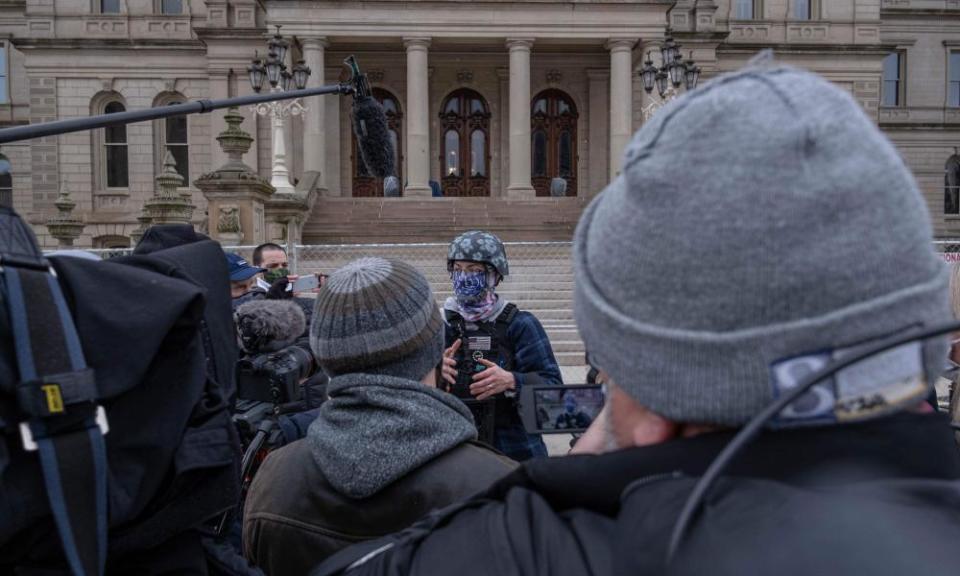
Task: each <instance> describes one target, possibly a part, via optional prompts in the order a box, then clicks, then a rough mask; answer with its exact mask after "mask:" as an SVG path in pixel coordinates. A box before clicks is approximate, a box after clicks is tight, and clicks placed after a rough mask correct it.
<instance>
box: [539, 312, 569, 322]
mask: <svg viewBox="0 0 960 576" xmlns="http://www.w3.org/2000/svg"><path fill="white" fill-rule="evenodd" d="M536 316H537V319H538V320H540V322H541V323H543V321H544V320H568V321H569V322H570V323H571V324H572V323H573V310H572V309H570V308H566V309H563V308H553V309H544V310H537V313H536Z"/></svg>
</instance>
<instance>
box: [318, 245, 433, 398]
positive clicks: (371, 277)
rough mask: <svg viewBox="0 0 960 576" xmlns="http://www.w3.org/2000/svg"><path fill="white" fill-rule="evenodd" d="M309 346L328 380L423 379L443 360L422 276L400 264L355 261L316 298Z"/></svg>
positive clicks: (429, 295)
mask: <svg viewBox="0 0 960 576" xmlns="http://www.w3.org/2000/svg"><path fill="white" fill-rule="evenodd" d="M310 347H311V348H312V349H313V353H314V356H315V357H316V359H317V362H319V364H320V366H321V367H322V368H323V370H324V371H325V372H326V373H327V374H329V375H331V376H336V375H339V374H350V373H367V374H386V375H389V376H396V377H400V378H407V379H410V380H420V379H422V378H423V377H424V376H425V375H426V374H427V373H428V372H429V371H430V370H432V369H434V368H436V366H437V365H438V364H439V363H440V359H441V357H442V356H443V320H442V318H441V317H440V309H439V307H438V306H437V303H436V300H435V299H434V297H433V292H432V291H431V290H430V284H429V283H428V282H427V279H426V278H424V276H423V274H421V273H420V272H419V271H417V270H416V269H415V268H414V267H413V266H410V265H409V264H407V263H405V262H401V261H399V260H389V259H385V258H360V259H359V260H354V261H353V262H350V263H349V264H347V265H345V266H343V267H342V268H340V269H338V270H337V271H335V272H334V273H333V274H331V275H330V277H329V278H327V281H326V282H325V283H324V285H323V288H322V289H321V290H320V293H319V294H318V295H317V302H316V305H315V307H314V311H313V321H312V323H311V325H310Z"/></svg>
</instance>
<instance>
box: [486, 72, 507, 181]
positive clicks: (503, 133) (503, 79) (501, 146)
mask: <svg viewBox="0 0 960 576" xmlns="http://www.w3.org/2000/svg"><path fill="white" fill-rule="evenodd" d="M497 78H498V79H499V80H500V133H499V134H496V135H491V140H492V139H493V138H496V140H495V143H496V147H497V149H498V150H499V155H500V178H499V183H498V186H497V188H496V190H494V189H493V188H491V189H490V195H491V196H506V195H507V184H508V183H509V181H510V180H509V178H510V177H509V174H510V106H509V105H508V104H507V103H508V102H509V101H510V69H509V68H497Z"/></svg>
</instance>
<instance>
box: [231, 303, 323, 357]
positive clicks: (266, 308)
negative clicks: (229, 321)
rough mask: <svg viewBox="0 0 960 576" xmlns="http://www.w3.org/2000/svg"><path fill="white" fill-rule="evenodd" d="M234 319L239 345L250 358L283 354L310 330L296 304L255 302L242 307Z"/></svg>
mask: <svg viewBox="0 0 960 576" xmlns="http://www.w3.org/2000/svg"><path fill="white" fill-rule="evenodd" d="M233 319H234V322H235V323H236V325H237V341H238V343H239V344H240V348H242V349H243V351H244V352H246V353H247V354H260V353H263V352H276V351H277V350H282V349H284V348H286V347H287V346H289V345H291V344H293V343H294V342H296V340H297V338H299V337H300V335H301V334H303V332H304V331H305V330H306V329H307V320H306V317H305V316H304V314H303V309H301V308H300V305H299V304H297V303H296V302H294V301H292V300H264V299H261V300H252V301H250V302H247V303H245V304H241V305H240V306H239V307H238V308H237V311H236V312H235V313H234V317H233Z"/></svg>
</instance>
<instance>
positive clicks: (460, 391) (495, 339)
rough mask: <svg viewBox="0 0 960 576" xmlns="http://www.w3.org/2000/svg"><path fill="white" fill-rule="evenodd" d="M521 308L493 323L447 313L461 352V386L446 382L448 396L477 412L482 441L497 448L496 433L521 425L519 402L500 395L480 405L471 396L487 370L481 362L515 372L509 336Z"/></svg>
mask: <svg viewBox="0 0 960 576" xmlns="http://www.w3.org/2000/svg"><path fill="white" fill-rule="evenodd" d="M517 311H518V310H517V306H516V305H515V304H512V303H511V304H507V305H506V306H505V307H504V309H503V311H502V312H501V313H500V314H499V315H498V316H497V318H496V320H494V321H493V322H467V321H466V320H465V319H464V318H463V316H461V315H460V314H458V313H457V312H454V311H452V310H444V315H445V317H446V319H447V323H448V324H449V325H450V326H451V328H453V331H454V333H455V334H456V335H457V339H459V340H460V349H459V350H457V354H456V356H455V357H454V358H455V359H456V361H457V383H456V384H455V385H452V386H451V385H450V384H449V383H447V382H444V384H443V386H444V389H445V390H446V391H447V392H450V393H451V394H454V395H455V396H457V397H459V398H460V399H461V400H463V401H464V403H465V404H467V406H468V407H469V408H470V410H471V412H473V416H474V420H475V421H476V423H477V430H478V432H479V434H480V440H481V441H482V442H486V443H488V444H490V445H491V446H492V445H493V429H494V428H499V427H506V426H511V425H514V424H516V423H517V422H519V418H520V416H519V414H518V412H517V405H516V398H514V397H513V395H512V394H511V395H510V396H507V394H508V393H501V394H497V395H496V396H494V397H493V398H490V399H487V400H483V401H479V402H478V401H477V400H474V398H473V396H472V395H471V394H470V384H471V383H472V382H473V375H474V374H476V373H478V372H483V371H484V370H486V369H487V367H486V366H484V365H483V364H481V363H480V360H489V361H490V362H493V363H495V364H496V365H497V366H500V367H501V368H503V369H504V370H508V371H512V370H513V369H514V364H515V362H514V349H513V343H512V342H511V341H510V338H509V337H508V336H507V332H508V331H509V329H510V323H511V322H513V319H514V318H516V316H517Z"/></svg>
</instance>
